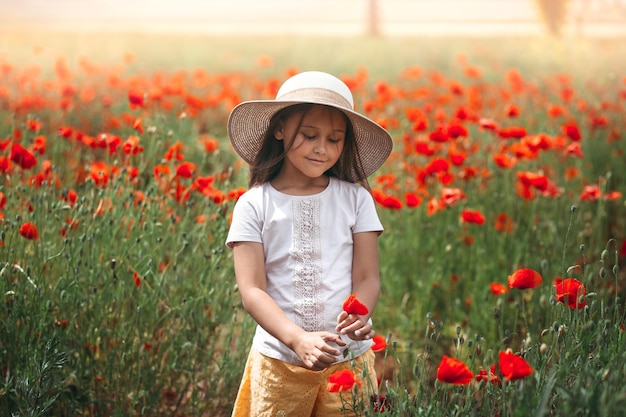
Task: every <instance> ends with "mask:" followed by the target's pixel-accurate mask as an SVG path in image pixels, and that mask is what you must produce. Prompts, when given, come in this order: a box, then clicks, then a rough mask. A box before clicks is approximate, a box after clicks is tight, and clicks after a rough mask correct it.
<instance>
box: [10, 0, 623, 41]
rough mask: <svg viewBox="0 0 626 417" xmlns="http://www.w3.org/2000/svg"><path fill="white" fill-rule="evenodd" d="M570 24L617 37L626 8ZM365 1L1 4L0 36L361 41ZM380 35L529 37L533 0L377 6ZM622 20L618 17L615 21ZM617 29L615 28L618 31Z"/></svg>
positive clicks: (594, 10)
mask: <svg viewBox="0 0 626 417" xmlns="http://www.w3.org/2000/svg"><path fill="white" fill-rule="evenodd" d="M570 3H571V5H572V6H571V10H570V18H571V20H576V19H580V18H581V16H583V17H584V16H595V15H600V14H601V13H602V12H603V11H606V12H608V13H609V14H607V16H616V17H621V18H622V19H623V20H621V21H618V22H617V23H616V24H614V23H612V22H608V23H607V22H604V23H603V24H602V25H596V26H597V28H596V29H595V30H597V31H600V32H602V30H603V29H605V30H608V29H611V30H613V31H615V30H616V29H620V28H621V29H622V32H623V33H624V34H626V0H570ZM368 4H369V1H368V0H297V1H296V0H0V23H1V24H2V27H5V28H12V29H16V28H26V27H32V28H36V29H41V30H51V29H52V30H91V31H103V30H105V31H107V30H109V31H128V30H133V31H177V32H181V31H183V32H207V33H211V32H213V33H242V34H248V33H272V34H275V33H307V34H329V33H331V34H361V33H363V32H365V31H367V29H368V27H369V26H368V16H369V8H368ZM377 8H378V16H379V18H380V20H379V24H378V29H379V31H381V32H383V33H384V34H390V35H393V34H434V35H442V34H459V33H466V34H471V33H472V32H477V33H483V34H492V33H510V34H513V35H515V34H536V33H540V32H541V31H542V30H543V28H542V26H541V24H540V23H539V20H538V13H537V9H536V7H535V4H534V2H533V1H532V0H377ZM622 13H623V14H622ZM620 23H621V24H620Z"/></svg>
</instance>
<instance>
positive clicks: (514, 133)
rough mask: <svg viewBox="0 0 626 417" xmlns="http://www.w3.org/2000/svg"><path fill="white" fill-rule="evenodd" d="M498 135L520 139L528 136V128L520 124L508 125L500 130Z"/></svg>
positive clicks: (504, 137) (503, 137)
mask: <svg viewBox="0 0 626 417" xmlns="http://www.w3.org/2000/svg"><path fill="white" fill-rule="evenodd" d="M498 136H500V137H501V138H502V139H520V138H523V137H524V136H526V129H524V128H523V127H519V126H512V127H506V128H502V129H500V130H498Z"/></svg>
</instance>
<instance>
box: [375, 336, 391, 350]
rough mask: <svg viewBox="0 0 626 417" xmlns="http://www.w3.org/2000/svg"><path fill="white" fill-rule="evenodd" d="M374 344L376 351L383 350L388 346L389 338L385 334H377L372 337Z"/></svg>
mask: <svg viewBox="0 0 626 417" xmlns="http://www.w3.org/2000/svg"><path fill="white" fill-rule="evenodd" d="M372 341H373V342H374V344H373V345H372V350H373V351H374V352H382V351H384V350H385V349H386V348H387V339H385V336H381V335H376V336H374V337H373V338H372Z"/></svg>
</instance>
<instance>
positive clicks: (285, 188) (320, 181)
mask: <svg viewBox="0 0 626 417" xmlns="http://www.w3.org/2000/svg"><path fill="white" fill-rule="evenodd" d="M329 182H330V177H328V176H326V175H322V176H321V177H317V178H293V177H292V178H289V177H288V176H286V175H281V174H278V176H277V177H276V178H274V179H273V180H271V181H270V184H271V185H272V187H274V189H275V190H277V191H280V192H281V193H283V194H289V195H298V196H302V195H313V194H318V193H321V192H322V191H324V190H325V189H326V187H328V184H329Z"/></svg>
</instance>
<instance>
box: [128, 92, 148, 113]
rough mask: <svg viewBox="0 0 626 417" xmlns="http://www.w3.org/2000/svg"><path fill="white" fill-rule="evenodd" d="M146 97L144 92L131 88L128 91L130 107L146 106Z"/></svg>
mask: <svg viewBox="0 0 626 417" xmlns="http://www.w3.org/2000/svg"><path fill="white" fill-rule="evenodd" d="M144 97H145V96H144V94H143V93H142V92H140V91H136V90H130V91H129V92H128V103H129V104H130V108H131V109H136V108H137V107H145V102H144Z"/></svg>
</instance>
